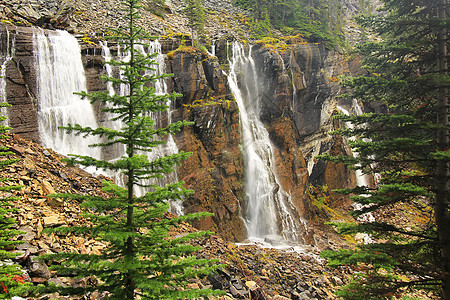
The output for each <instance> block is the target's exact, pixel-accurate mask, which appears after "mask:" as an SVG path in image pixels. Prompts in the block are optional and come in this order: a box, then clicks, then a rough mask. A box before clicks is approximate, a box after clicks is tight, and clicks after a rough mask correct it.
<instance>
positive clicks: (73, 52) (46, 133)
mask: <svg viewBox="0 0 450 300" xmlns="http://www.w3.org/2000/svg"><path fill="white" fill-rule="evenodd" d="M33 47H34V55H35V62H36V71H37V92H38V95H37V97H38V103H39V106H38V125H39V134H40V139H41V143H42V144H43V145H44V146H45V147H48V148H52V149H53V150H55V151H56V152H59V153H61V154H64V155H67V154H71V153H73V154H79V155H89V156H92V157H95V158H100V156H101V154H100V150H99V149H98V148H90V147H88V145H89V144H94V143H95V142H96V140H95V137H87V138H83V137H82V136H76V135H74V134H67V133H65V132H64V131H63V130H61V129H59V128H58V127H59V126H65V125H67V124H69V123H70V124H73V125H74V124H80V125H82V126H85V127H86V126H89V127H92V128H96V127H97V121H96V119H95V114H94V109H93V107H92V105H91V104H90V102H89V101H86V100H82V99H81V97H80V96H78V95H76V94H74V92H80V91H86V90H87V88H86V78H85V74H84V69H83V63H82V61H81V50H80V47H79V45H78V42H77V40H76V38H75V37H73V36H72V35H70V34H69V33H68V32H66V31H61V30H58V31H56V32H51V33H50V32H49V33H47V34H45V33H44V31H43V30H35V31H34V33H33Z"/></svg>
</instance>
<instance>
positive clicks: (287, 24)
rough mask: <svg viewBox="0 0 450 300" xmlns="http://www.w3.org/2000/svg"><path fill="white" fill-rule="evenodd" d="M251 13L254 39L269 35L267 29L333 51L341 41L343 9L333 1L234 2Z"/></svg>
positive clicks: (264, 0) (269, 0)
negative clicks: (306, 39)
mask: <svg viewBox="0 0 450 300" xmlns="http://www.w3.org/2000/svg"><path fill="white" fill-rule="evenodd" d="M234 4H235V5H237V6H240V7H242V8H244V9H246V10H248V11H250V12H251V13H252V16H253V21H252V24H251V25H252V26H251V27H252V32H253V36H254V37H255V38H258V39H259V38H262V37H265V36H270V35H271V29H272V28H275V29H278V30H280V31H281V32H282V33H283V34H285V35H296V34H302V35H304V36H305V37H307V38H308V39H310V40H311V41H312V42H319V41H320V42H325V43H326V44H327V46H329V47H334V46H336V45H337V44H338V43H340V42H342V41H343V40H344V34H343V19H342V17H343V14H344V12H343V7H342V3H341V1H334V0H301V1H299V0H234Z"/></svg>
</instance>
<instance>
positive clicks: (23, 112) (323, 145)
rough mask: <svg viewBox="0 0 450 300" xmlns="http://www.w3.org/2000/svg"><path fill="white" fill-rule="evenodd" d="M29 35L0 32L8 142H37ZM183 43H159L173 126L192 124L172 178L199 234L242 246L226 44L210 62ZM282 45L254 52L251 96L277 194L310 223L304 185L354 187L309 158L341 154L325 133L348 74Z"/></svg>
mask: <svg viewBox="0 0 450 300" xmlns="http://www.w3.org/2000/svg"><path fill="white" fill-rule="evenodd" d="M35 30H39V29H33V28H31V27H13V26H7V25H0V33H1V42H2V45H3V47H2V48H1V49H5V48H7V47H5V46H4V45H10V47H13V46H14V49H15V53H14V55H12V58H11V59H3V58H6V54H4V53H2V60H3V61H0V62H1V63H2V64H3V65H4V66H5V70H6V72H5V75H6V76H5V78H4V80H5V82H6V85H5V86H6V89H5V92H6V97H7V100H8V102H9V103H10V104H12V105H13V106H12V107H11V108H9V112H8V115H9V121H10V125H11V127H13V128H14V129H13V132H14V133H16V134H20V135H21V136H22V137H23V138H26V139H30V140H33V141H36V142H39V134H38V125H37V111H38V107H39V103H38V101H37V99H36V96H35V95H37V88H38V87H37V86H36V76H37V75H36V70H35V68H34V57H33V55H34V54H33V44H32V35H33V31H35ZM7 37H8V38H7ZM90 42H94V43H84V42H82V41H81V40H80V44H81V45H82V47H81V48H82V57H83V64H84V69H85V74H86V79H87V83H88V85H87V88H88V90H89V91H98V90H103V89H105V86H104V84H103V83H102V82H101V81H100V80H99V79H98V76H99V75H100V74H102V73H104V72H105V71H104V67H103V64H104V59H103V57H102V55H101V48H100V46H99V45H96V44H95V42H96V40H95V39H93V40H91V41H90ZM181 43H186V41H184V42H183V41H182V40H181V39H180V38H177V37H172V38H163V39H162V40H161V44H162V49H163V52H164V53H167V54H168V55H167V59H166V65H167V73H173V74H174V76H173V77H172V78H170V79H169V80H168V81H167V83H168V87H169V90H171V91H172V90H173V91H176V92H178V93H181V94H182V95H183V96H182V97H180V98H178V100H177V101H176V103H175V107H174V112H173V119H174V121H177V120H189V121H192V122H193V123H194V125H193V126H191V127H188V128H186V129H185V130H183V131H182V132H181V133H179V134H177V136H175V140H176V142H177V145H178V147H179V149H180V150H183V151H187V152H192V153H193V154H192V156H191V157H190V158H189V159H188V160H187V161H186V162H185V163H184V164H183V166H181V167H180V169H179V178H180V180H183V181H185V183H186V186H187V187H189V188H191V189H193V190H194V191H195V194H194V195H193V196H192V197H191V198H189V199H187V201H185V203H184V206H185V208H186V210H187V212H194V211H205V210H206V211H210V212H213V213H214V214H215V215H214V217H212V218H210V219H208V220H206V221H203V222H202V223H199V224H196V226H197V227H199V228H201V229H212V230H214V231H215V232H216V233H218V234H220V235H221V236H223V237H225V238H226V239H229V240H236V241H240V240H243V239H245V237H246V229H245V224H244V221H243V218H242V217H243V213H244V212H243V211H242V209H241V208H242V207H245V189H244V185H245V178H244V168H245V162H244V161H243V158H242V151H241V149H240V144H241V136H240V124H239V111H238V108H237V104H236V102H235V101H234V99H233V96H232V95H231V92H230V90H229V88H228V85H227V78H226V75H225V73H224V72H227V65H226V63H227V47H226V42H225V41H224V40H219V41H217V45H218V46H217V49H216V55H217V56H216V57H212V56H209V55H208V54H206V53H205V52H200V51H199V50H198V49H195V48H192V47H186V46H185V47H178V46H179V45H180V44H181ZM188 43H189V42H188ZM286 45H287V46H286V47H285V48H283V49H282V50H276V49H274V48H273V47H271V46H270V45H265V44H263V43H259V44H256V45H255V46H254V47H253V50H252V51H253V58H254V60H255V63H256V66H257V70H258V73H259V75H258V76H259V78H260V79H261V80H260V83H259V84H260V85H261V87H262V88H261V89H260V90H261V91H262V93H263V94H262V95H259V96H260V97H261V99H263V101H262V104H261V115H260V119H261V120H262V121H263V123H264V124H265V126H266V128H267V130H268V132H269V135H270V138H271V141H272V143H273V145H274V148H275V163H276V167H277V173H278V177H279V178H280V185H282V187H283V190H285V191H287V192H288V193H289V194H290V195H291V198H292V199H293V200H292V201H293V204H294V206H295V207H296V209H297V211H298V215H299V216H302V219H303V220H305V221H306V222H307V223H308V220H310V219H311V218H312V217H313V215H314V211H315V208H314V207H313V205H312V204H311V201H310V199H309V197H308V195H307V193H306V190H307V187H308V184H311V183H313V184H316V185H329V186H330V187H333V188H334V187H345V186H349V185H351V184H352V183H354V180H352V179H351V174H350V172H349V171H348V170H345V169H343V167H342V166H341V167H334V166H331V165H329V166H328V165H327V164H326V163H323V162H320V163H317V164H316V163H315V161H314V158H313V157H314V156H315V155H317V154H319V153H321V152H324V151H348V149H345V145H344V144H343V141H337V140H331V139H330V138H329V137H328V136H327V134H326V133H327V132H328V131H330V130H331V129H332V128H333V126H334V125H336V124H333V122H332V121H331V115H332V113H333V111H334V110H335V107H336V100H335V96H336V95H337V94H338V93H339V86H338V85H337V83H336V82H335V80H334V79H335V78H336V76H337V75H340V74H342V73H344V72H345V71H347V70H349V69H350V68H349V67H348V66H347V64H346V63H345V62H343V59H342V57H341V56H340V55H339V54H337V53H334V52H330V51H328V50H326V49H325V48H324V47H323V46H321V45H316V44H307V43H306V42H305V41H304V40H302V39H301V38H299V37H297V38H292V39H291V40H288V41H286ZM2 51H3V50H2ZM99 119H101V116H99ZM100 121H101V120H100ZM310 175H312V176H310ZM344 200H345V199H341V200H339V202H340V203H342V201H344ZM306 240H308V239H306ZM309 242H313V241H312V240H311V239H309Z"/></svg>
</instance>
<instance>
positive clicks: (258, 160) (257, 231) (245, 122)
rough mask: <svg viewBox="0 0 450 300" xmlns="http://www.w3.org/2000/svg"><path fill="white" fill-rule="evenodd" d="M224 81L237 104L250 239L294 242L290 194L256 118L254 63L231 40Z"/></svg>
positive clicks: (296, 231)
mask: <svg viewBox="0 0 450 300" xmlns="http://www.w3.org/2000/svg"><path fill="white" fill-rule="evenodd" d="M228 83H229V86H230V89H231V91H232V93H233V95H234V97H235V100H236V102H237V104H238V107H239V114H240V122H241V130H242V133H241V134H242V143H243V152H244V162H245V180H246V212H245V220H246V225H247V232H248V238H249V239H250V240H261V239H265V238H266V239H267V238H269V239H271V238H275V239H277V238H278V239H280V238H281V239H284V240H286V241H291V242H297V241H298V240H299V237H300V226H301V225H300V224H299V223H300V220H299V219H296V218H295V217H294V212H295V208H294V207H293V205H292V202H291V199H290V195H289V194H288V193H287V192H285V191H284V190H283V188H282V187H281V185H280V184H279V180H278V178H277V173H276V167H275V159H274V149H273V146H272V143H271V141H270V139H269V133H268V132H267V130H266V128H265V127H264V124H263V123H262V122H261V121H260V119H259V113H260V99H259V97H260V93H259V90H258V76H257V71H256V68H255V63H254V61H253V59H252V57H251V47H250V49H249V53H248V54H246V53H245V52H244V48H243V46H242V45H241V44H239V43H237V42H234V43H233V44H232V58H231V59H230V71H229V74H228Z"/></svg>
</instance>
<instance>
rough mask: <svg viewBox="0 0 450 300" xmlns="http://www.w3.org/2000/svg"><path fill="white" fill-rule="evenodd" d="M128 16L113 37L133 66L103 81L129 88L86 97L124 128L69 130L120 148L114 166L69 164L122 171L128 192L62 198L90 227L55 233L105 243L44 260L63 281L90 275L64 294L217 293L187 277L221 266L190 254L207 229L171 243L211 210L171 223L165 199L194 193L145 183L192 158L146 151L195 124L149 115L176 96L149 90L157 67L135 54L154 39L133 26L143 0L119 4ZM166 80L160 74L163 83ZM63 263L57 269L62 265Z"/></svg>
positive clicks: (109, 186)
mask: <svg viewBox="0 0 450 300" xmlns="http://www.w3.org/2000/svg"><path fill="white" fill-rule="evenodd" d="M122 4H123V6H124V7H125V8H124V11H125V12H126V20H127V26H126V27H125V28H121V29H119V30H116V31H115V34H114V36H113V37H112V39H113V40H114V41H116V42H117V43H118V44H119V45H120V46H121V48H122V49H124V51H128V52H129V53H130V59H129V60H128V61H111V62H110V64H111V65H113V66H119V67H120V68H121V70H122V74H123V77H121V78H120V79H117V78H112V77H107V76H104V77H103V79H104V80H106V81H107V82H113V83H120V84H125V85H126V86H127V89H126V90H127V92H126V94H125V95H124V96H120V95H114V96H110V95H109V93H108V92H107V91H105V92H95V93H92V94H88V93H86V92H81V93H80V94H81V95H82V97H84V98H88V99H90V100H91V102H92V103H98V104H100V105H101V107H103V111H104V112H106V113H109V114H111V115H113V117H112V119H113V120H120V121H121V122H122V124H123V126H122V128H121V129H119V130H115V129H110V128H104V127H100V128H94V129H93V128H87V127H81V126H80V125H72V124H69V125H67V126H66V127H64V129H65V130H66V131H68V132H72V133H76V134H81V135H94V136H98V137H99V140H100V138H104V140H105V142H99V143H98V144H95V145H90V146H92V147H104V146H110V145H116V144H123V145H125V147H126V155H124V156H122V157H121V158H120V159H118V160H116V161H114V162H110V161H103V160H97V159H94V158H92V157H88V156H79V155H72V156H71V158H70V159H68V161H69V163H70V164H72V165H74V164H78V165H83V166H95V167H97V168H103V169H109V170H113V171H117V172H119V171H120V172H122V173H123V174H124V175H125V176H126V178H127V181H128V182H127V184H126V187H119V186H117V185H115V184H113V183H110V182H104V190H105V191H106V192H109V193H110V194H111V196H110V197H109V198H102V197H94V196H81V195H71V194H58V195H55V196H57V197H63V198H66V199H78V200H81V201H82V203H81V205H82V207H83V208H84V214H83V216H84V217H85V218H86V219H87V220H89V221H90V223H91V224H92V225H91V226H84V227H66V228H64V227H63V228H58V229H57V231H58V232H59V233H60V234H61V233H62V234H64V233H65V234H69V233H73V234H80V235H84V236H85V237H86V238H87V239H89V238H90V239H96V240H100V241H102V243H103V244H104V245H105V248H104V249H103V250H102V251H101V254H93V253H92V254H79V253H59V254H56V255H51V256H50V257H46V259H51V260H52V261H53V262H54V263H53V268H54V269H55V270H56V271H57V272H58V274H59V275H60V276H76V277H79V278H88V277H91V276H92V278H94V279H95V281H96V284H92V285H88V286H85V287H75V286H66V287H63V286H56V287H51V288H50V289H48V288H46V289H44V290H45V291H46V292H48V291H49V290H57V291H59V293H60V294H71V295H74V294H77V295H87V294H89V293H90V292H93V291H97V292H100V293H106V295H107V299H121V300H123V299H136V298H138V299H185V298H193V297H199V296H202V295H208V294H212V293H215V292H214V291H211V290H209V289H200V290H190V289H188V288H187V287H186V285H187V283H188V280H190V279H192V278H195V277H196V276H202V275H207V274H209V273H210V272H211V271H213V270H215V269H216V268H217V267H218V265H217V263H216V262H215V261H210V260H204V259H196V257H195V256H193V253H194V252H196V251H197V250H198V247H194V246H192V245H190V244H189V243H188V242H189V241H190V240H191V239H193V238H196V237H200V236H204V235H205V234H207V233H205V232H197V233H190V234H187V235H184V236H182V237H175V238H169V235H168V232H169V230H170V228H171V227H173V226H175V225H177V224H179V223H181V222H183V221H189V220H197V219H199V218H201V217H204V216H209V215H210V214H206V213H197V214H190V215H185V216H178V217H174V218H165V216H164V215H165V213H166V212H167V210H168V208H169V204H168V202H167V201H168V200H171V199H180V198H184V197H186V196H188V195H190V194H191V192H192V191H190V190H187V189H186V188H184V187H183V183H182V182H177V183H170V184H167V185H165V186H163V187H160V186H157V185H152V184H146V183H144V182H148V181H145V180H146V179H153V178H162V177H163V176H164V174H166V173H168V172H171V171H173V168H174V166H175V165H177V164H180V163H181V161H182V160H184V159H185V158H187V157H188V156H189V153H184V152H180V153H178V154H174V155H170V156H165V157H161V158H158V159H156V160H154V161H149V159H148V157H147V156H146V155H144V154H143V153H145V152H146V151H151V150H152V148H154V147H156V146H158V145H160V144H161V143H163V142H162V141H161V140H160V137H162V136H164V135H166V134H168V133H175V132H177V131H179V130H180V129H181V128H182V127H184V126H186V125H189V124H190V123H188V122H185V121H179V122H176V123H172V124H168V125H167V126H166V127H163V128H155V122H154V120H152V119H151V117H149V112H161V111H165V110H167V106H166V103H167V100H168V99H169V97H170V98H172V99H173V100H174V99H175V98H176V97H177V96H179V95H177V94H175V93H173V94H171V95H156V94H155V88H154V87H153V86H152V85H151V83H152V82H155V81H156V79H158V78H161V77H157V76H155V75H146V73H148V72H145V71H146V70H148V69H150V68H152V67H151V65H154V64H155V61H154V60H153V56H147V55H144V54H142V53H140V52H139V51H138V50H136V47H135V46H136V45H138V44H140V43H141V41H142V40H144V39H147V38H149V37H148V36H146V35H145V33H144V32H143V30H142V28H140V27H137V26H136V25H135V24H136V23H135V22H136V19H138V18H139V13H138V9H139V8H140V7H139V5H138V0H126V1H125V2H123V3H122ZM167 76H168V75H164V76H162V78H166V77H167ZM137 186H145V187H147V188H148V189H149V191H148V192H147V193H146V194H145V195H144V196H141V197H136V196H135V188H136V187H137ZM58 262H60V264H58Z"/></svg>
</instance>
